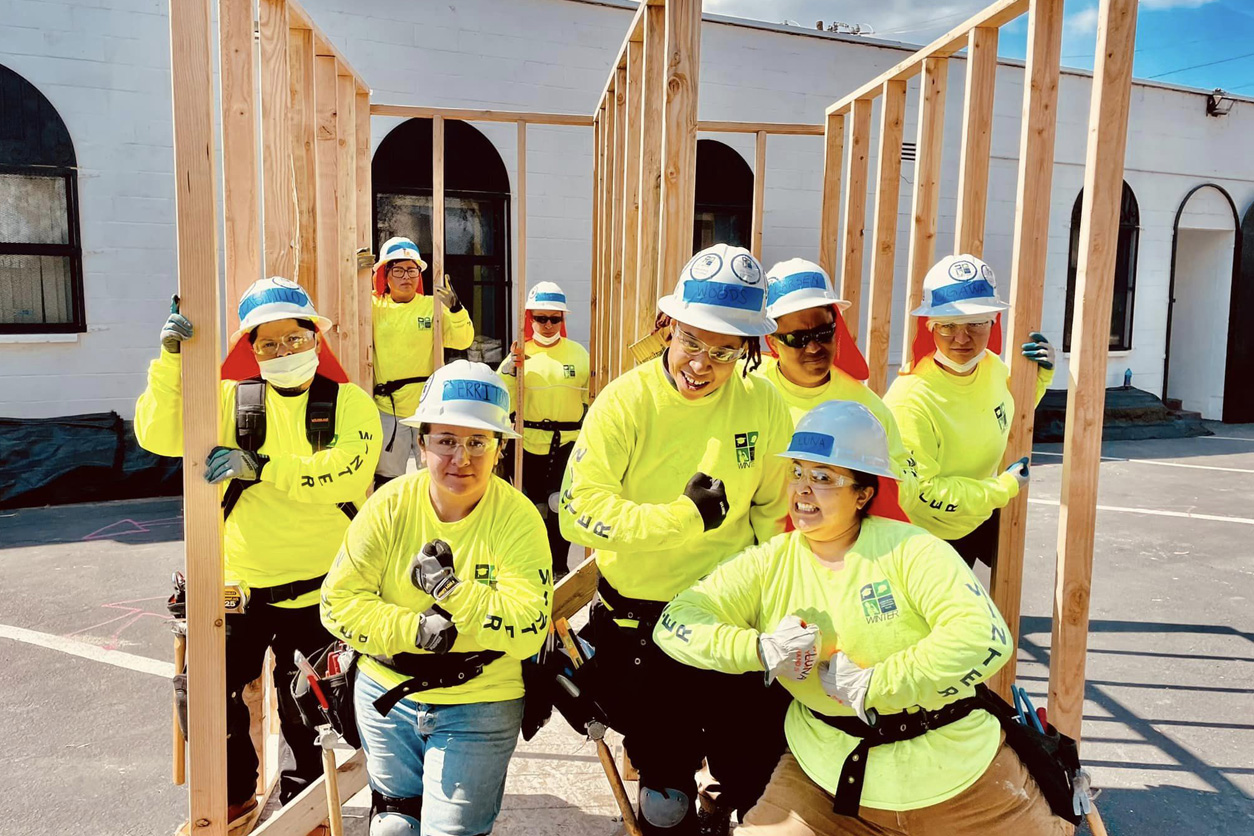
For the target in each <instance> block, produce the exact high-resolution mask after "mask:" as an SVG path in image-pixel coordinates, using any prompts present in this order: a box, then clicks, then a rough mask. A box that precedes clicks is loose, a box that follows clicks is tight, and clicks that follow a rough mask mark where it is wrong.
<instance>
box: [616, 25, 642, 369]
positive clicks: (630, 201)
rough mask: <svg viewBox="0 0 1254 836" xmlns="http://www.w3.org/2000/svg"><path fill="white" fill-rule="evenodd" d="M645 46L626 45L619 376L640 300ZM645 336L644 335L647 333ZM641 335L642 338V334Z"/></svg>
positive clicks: (627, 362)
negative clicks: (641, 146)
mask: <svg viewBox="0 0 1254 836" xmlns="http://www.w3.org/2000/svg"><path fill="white" fill-rule="evenodd" d="M643 80H644V43H643V42H641V41H630V42H629V43H628V44H627V108H626V110H625V111H624V119H625V121H626V132H625V136H626V143H627V144H626V148H625V151H624V153H625V154H626V165H625V166H624V169H623V255H622V264H623V292H622V296H621V307H620V313H619V318H618V321H619V331H620V334H621V336H620V337H619V363H618V373H619V374H622V373H623V372H624V371H625V370H626V369H628V368H630V366H631V352H629V351H628V350H627V347H628V346H630V345H631V344H632V343H633V342H635V341H636V339H637V336H636V324H637V320H638V319H639V316H638V315H637V313H636V305H637V303H638V302H639V299H640V271H639V269H638V262H639V258H640V136H641V133H642V130H641V127H642V126H641V123H640V97H641V96H642V95H643V93H644V91H643V90H642V89H641V83H642V82H643ZM646 333H647V332H646ZM641 336H643V335H641Z"/></svg>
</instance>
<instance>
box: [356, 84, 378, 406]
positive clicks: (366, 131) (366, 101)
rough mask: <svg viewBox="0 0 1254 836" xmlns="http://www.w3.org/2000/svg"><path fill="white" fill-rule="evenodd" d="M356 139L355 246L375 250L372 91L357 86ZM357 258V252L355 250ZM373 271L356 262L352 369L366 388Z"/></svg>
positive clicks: (370, 381)
mask: <svg viewBox="0 0 1254 836" xmlns="http://www.w3.org/2000/svg"><path fill="white" fill-rule="evenodd" d="M356 105H357V108H356V111H357V112H356V117H357V129H356V131H355V132H354V136H355V137H356V139H357V147H356V149H355V156H356V169H357V174H356V178H355V180H356V182H355V184H354V185H355V186H356V188H357V241H356V246H355V247H354V249H360V248H362V247H364V248H366V250H367V251H368V252H373V251H374V238H375V235H374V229H373V222H372V221H371V212H370V202H371V200H372V195H373V191H372V190H371V184H370V91H368V90H366V89H365V88H362V87H359V88H357V95H356ZM354 258H356V254H354ZM373 275H374V271H373V270H371V267H370V265H369V264H358V265H357V283H356V286H355V287H354V294H355V295H356V297H357V340H358V346H357V368H356V370H355V371H354V372H353V373H354V374H355V378H354V379H355V380H356V382H357V383H358V384H359V385H360V386H361V387H362V388H363V389H365V390H366V391H367V392H369V391H370V390H371V387H372V386H374V372H373V368H372V366H371V358H372V354H373V348H374V327H373V324H372V323H373V321H374V320H373V310H374V309H373V303H372V300H373V298H374V297H373V294H372V292H371V280H372V278H373Z"/></svg>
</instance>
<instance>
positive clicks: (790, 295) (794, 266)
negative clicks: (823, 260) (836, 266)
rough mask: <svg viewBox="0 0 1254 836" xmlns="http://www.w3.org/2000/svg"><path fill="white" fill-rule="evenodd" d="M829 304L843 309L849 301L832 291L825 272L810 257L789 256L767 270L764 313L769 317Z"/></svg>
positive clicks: (847, 305) (830, 282) (777, 316)
mask: <svg viewBox="0 0 1254 836" xmlns="http://www.w3.org/2000/svg"><path fill="white" fill-rule="evenodd" d="M829 305H838V306H839V307H840V309H841V310H842V311H843V310H844V309H845V308H847V307H849V305H850V303H849V302H846V301H845V300H844V299H841V298H840V297H839V296H838V295H836V291H834V290H832V280H831V279H830V278H828V276H827V272H826V271H825V270H824V269H823V268H822V267H820V266H819V265H817V264H815V263H814V262H813V261H806V260H805V259H804V258H790V259H788V260H787V261H781V262H780V263H779V264H776V265H775V266H774V267H772V268H771V269H770V270H769V271H767V274H766V315H767V316H769V317H771V318H772V319H779V318H780V317H781V316H784V315H785V314H790V313H796V312H797V311H804V310H805V309H806V308H825V307H827V306H829Z"/></svg>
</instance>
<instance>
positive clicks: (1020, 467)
mask: <svg viewBox="0 0 1254 836" xmlns="http://www.w3.org/2000/svg"><path fill="white" fill-rule="evenodd" d="M1030 462H1031V459H1029V458H1028V457H1027V456H1024V457H1023V458H1021V459H1019V460H1018V461H1017V462H1015V463H1014V464H1012V465H1010V467H1008V468H1006V472H1007V473H1009V474H1010V475H1011V476H1013V477H1015V481H1016V482H1018V483H1019V490H1023V489H1024V488H1026V487H1027V486H1028V480H1029V479H1031V478H1032V477H1031V474H1030V473H1029V472H1028V467H1029V464H1030Z"/></svg>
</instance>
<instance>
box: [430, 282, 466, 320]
mask: <svg viewBox="0 0 1254 836" xmlns="http://www.w3.org/2000/svg"><path fill="white" fill-rule="evenodd" d="M435 298H436V299H438V300H440V303H441V304H442V305H444V307H446V308H448V310H449V313H457V312H458V311H460V310H461V309H462V303H461V300H459V299H458V298H457V291H455V290H453V286H452V285H450V284H449V283H448V282H447V281H446V282H445V283H444V286H443V287H437V288H436V289H435Z"/></svg>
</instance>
